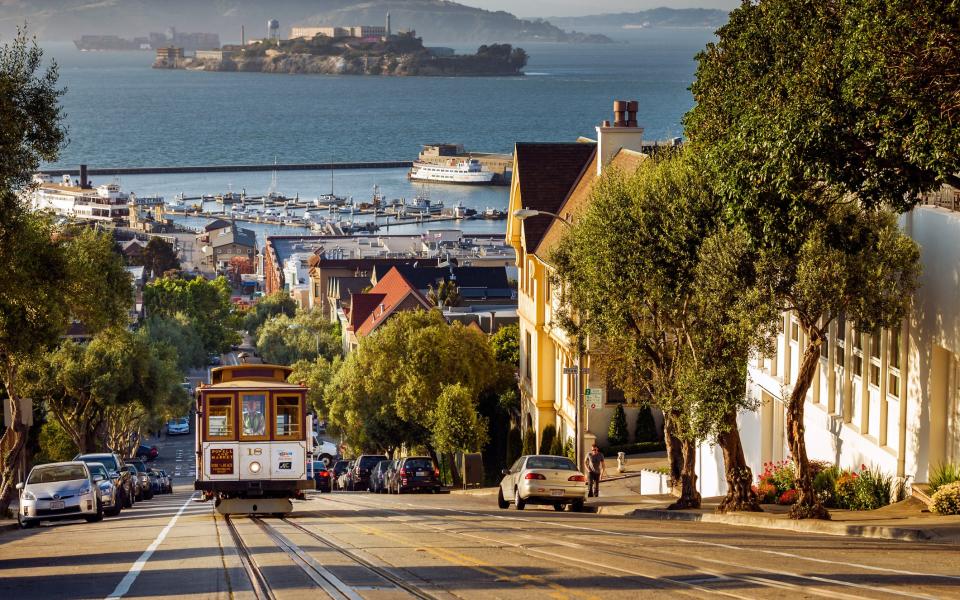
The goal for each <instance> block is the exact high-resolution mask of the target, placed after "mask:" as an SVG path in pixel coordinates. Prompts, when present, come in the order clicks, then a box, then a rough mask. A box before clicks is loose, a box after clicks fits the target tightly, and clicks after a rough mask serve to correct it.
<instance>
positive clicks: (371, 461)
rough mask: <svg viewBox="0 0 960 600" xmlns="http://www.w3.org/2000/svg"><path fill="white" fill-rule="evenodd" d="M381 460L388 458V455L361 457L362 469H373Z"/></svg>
mask: <svg viewBox="0 0 960 600" xmlns="http://www.w3.org/2000/svg"><path fill="white" fill-rule="evenodd" d="M381 460H387V457H386V456H364V457H363V458H361V459H360V468H361V469H371V468H373V467H375V466H376V465H377V463H378V462H380V461H381Z"/></svg>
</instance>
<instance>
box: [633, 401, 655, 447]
mask: <svg viewBox="0 0 960 600" xmlns="http://www.w3.org/2000/svg"><path fill="white" fill-rule="evenodd" d="M633 438H634V440H636V442H637V443H643V442H656V441H658V440H659V439H660V434H659V433H658V432H657V423H656V421H654V420H653V411H652V410H650V407H649V406H641V407H640V410H638V411H637V424H636V427H635V430H634V436H633Z"/></svg>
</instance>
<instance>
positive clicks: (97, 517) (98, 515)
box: [84, 500, 103, 523]
mask: <svg viewBox="0 0 960 600" xmlns="http://www.w3.org/2000/svg"><path fill="white" fill-rule="evenodd" d="M84 519H86V520H87V523H96V522H97V521H102V520H103V505H102V504H100V501H99V500H97V512H96V513H94V514H92V515H87V516H85V517H84Z"/></svg>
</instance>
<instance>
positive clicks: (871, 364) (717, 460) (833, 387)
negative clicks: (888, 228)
mask: <svg viewBox="0 0 960 600" xmlns="http://www.w3.org/2000/svg"><path fill="white" fill-rule="evenodd" d="M901 224H902V226H903V228H904V230H905V232H906V233H907V234H909V235H910V236H911V237H912V238H913V239H914V240H916V242H917V243H918V244H919V245H920V249H921V262H922V265H923V274H922V276H921V279H920V288H919V289H918V290H917V292H916V294H915V296H914V302H913V311H912V314H911V316H910V317H909V318H908V319H907V320H906V322H904V323H903V325H902V327H901V328H900V329H899V330H893V331H890V330H886V331H881V332H877V333H875V334H870V333H861V332H857V331H855V330H854V329H853V328H852V327H851V324H850V323H849V322H846V323H844V322H841V323H834V324H832V325H831V327H830V331H829V335H828V340H827V342H826V343H825V345H824V347H823V349H822V351H821V359H820V366H819V368H818V371H817V374H816V376H815V379H814V383H813V385H812V386H811V390H810V392H809V394H808V396H807V405H806V407H805V411H804V417H805V418H804V426H805V428H806V442H807V452H808V454H809V456H810V458H811V459H817V460H825V461H828V462H830V463H832V464H835V465H838V466H840V467H841V468H855V469H859V467H860V465H863V464H865V465H867V466H868V467H871V466H872V467H879V468H880V469H882V470H883V471H884V472H886V473H887V474H889V475H892V476H894V477H896V478H898V479H906V482H907V484H908V485H911V484H913V483H925V482H927V478H928V477H929V475H930V472H931V470H932V469H934V468H936V466H937V465H939V464H941V463H944V462H958V461H960V275H958V273H960V244H958V243H957V241H958V240H960V212H956V211H953V210H949V209H947V208H940V207H937V206H926V205H925V206H919V207H917V208H915V209H914V210H912V211H911V212H909V213H907V214H905V215H903V217H902V218H901ZM781 331H782V333H781V334H780V336H779V337H778V339H777V352H776V356H774V357H768V358H763V359H757V360H754V361H752V362H751V364H750V371H749V381H748V386H747V387H748V394H750V395H751V397H753V398H754V399H756V400H759V401H760V402H761V406H760V409H759V410H758V411H757V412H744V413H742V414H741V415H740V418H739V423H740V435H741V438H742V440H743V446H744V452H745V454H746V458H747V462H748V463H749V464H750V467H751V468H752V469H753V471H754V474H755V475H756V473H758V472H760V471H761V470H762V465H763V463H764V462H766V461H776V460H781V459H785V458H787V457H788V455H789V451H788V449H787V436H786V428H785V426H786V413H785V404H784V398H786V397H788V395H789V393H790V390H791V386H792V384H793V382H794V381H796V374H797V371H798V370H799V360H800V355H801V352H802V348H803V346H804V343H805V340H804V334H803V332H802V331H801V329H800V327H799V325H798V324H797V322H796V321H795V320H794V319H793V317H792V316H791V315H790V314H785V315H783V325H782V328H781ZM700 450H701V451H700V455H699V457H698V465H697V469H698V474H699V481H698V485H699V487H700V491H701V493H702V494H703V495H704V496H705V497H707V496H718V495H722V494H724V493H726V482H725V480H724V475H723V457H722V453H721V450H720V448H719V447H716V446H711V445H709V444H704V445H703V446H702V447H701V449H700Z"/></svg>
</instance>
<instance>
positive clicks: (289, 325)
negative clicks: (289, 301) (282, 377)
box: [257, 310, 342, 365]
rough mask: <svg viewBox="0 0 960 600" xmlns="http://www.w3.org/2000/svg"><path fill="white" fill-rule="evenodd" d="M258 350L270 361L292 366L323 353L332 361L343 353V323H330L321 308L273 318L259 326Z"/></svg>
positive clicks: (313, 358)
mask: <svg viewBox="0 0 960 600" xmlns="http://www.w3.org/2000/svg"><path fill="white" fill-rule="evenodd" d="M257 332H258V335H257V350H258V351H259V352H260V355H261V356H262V357H263V359H264V360H265V361H267V362H270V363H275V364H280V365H289V364H293V363H295V362H297V361H299V360H311V361H312V360H315V359H316V358H317V357H318V356H323V357H325V358H326V359H327V360H332V359H333V358H334V357H335V356H338V355H339V354H340V353H341V348H342V345H341V340H340V335H339V324H337V323H330V322H329V321H328V320H327V318H326V316H325V315H323V313H321V312H320V311H319V310H313V311H300V312H298V313H297V315H296V316H295V317H294V318H292V319H291V318H290V317H288V316H287V315H286V314H279V315H276V316H273V317H270V318H269V319H267V320H266V321H264V323H263V324H262V325H261V326H260V327H259V328H258V329H257Z"/></svg>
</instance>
